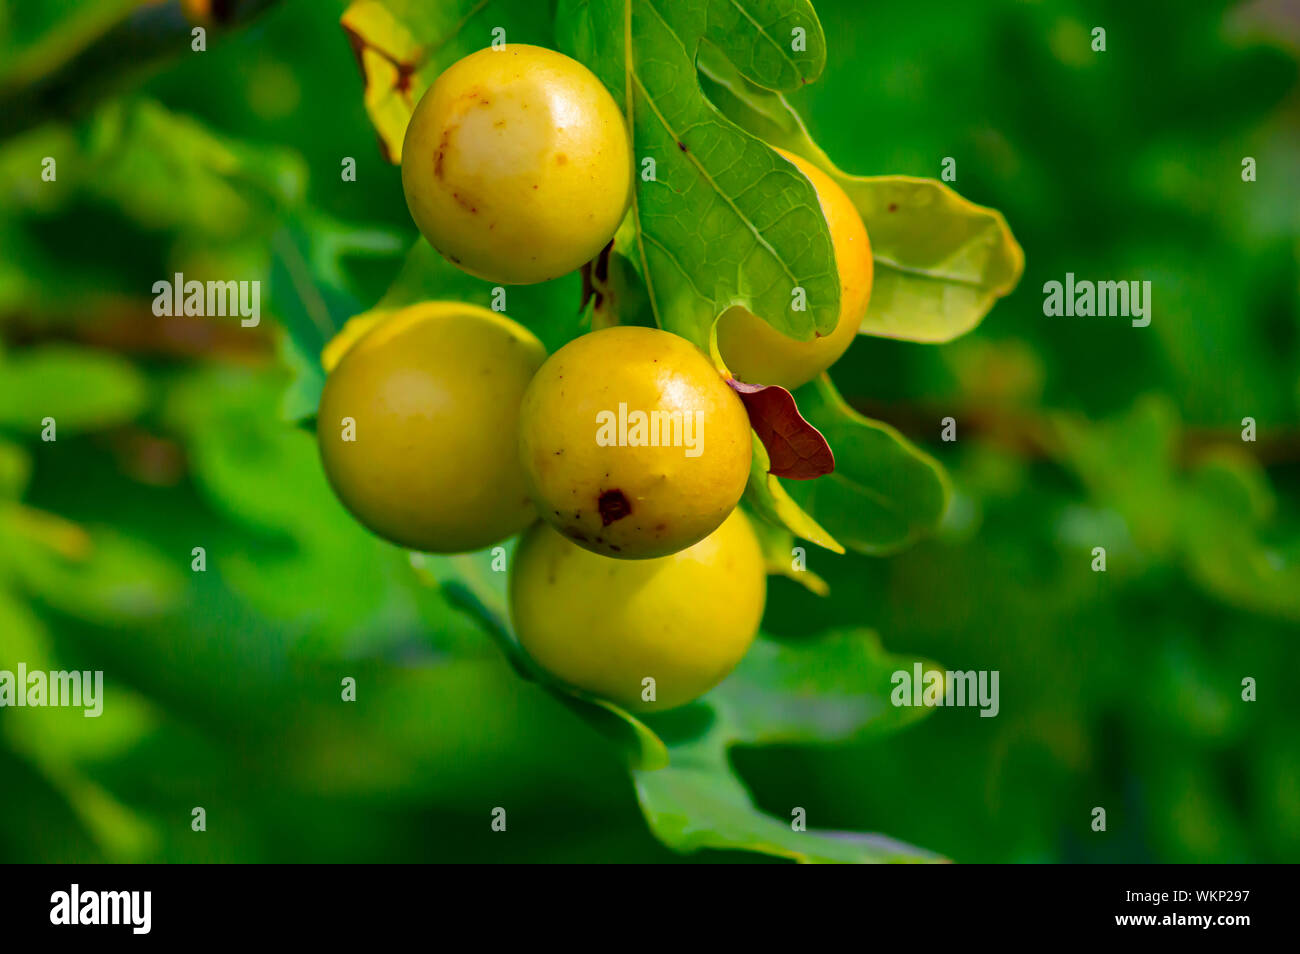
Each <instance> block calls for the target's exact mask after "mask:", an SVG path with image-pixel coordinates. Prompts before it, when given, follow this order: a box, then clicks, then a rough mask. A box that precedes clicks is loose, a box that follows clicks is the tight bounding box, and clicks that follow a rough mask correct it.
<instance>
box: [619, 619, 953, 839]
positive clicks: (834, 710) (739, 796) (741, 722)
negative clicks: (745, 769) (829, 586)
mask: <svg viewBox="0 0 1300 954" xmlns="http://www.w3.org/2000/svg"><path fill="white" fill-rule="evenodd" d="M914 662H915V660H913V659H908V658H903V657H896V656H891V655H889V654H888V653H886V652H885V651H884V650H883V648H882V647H881V646H880V643H879V640H878V639H877V638H876V636H875V634H873V633H871V632H869V631H867V630H846V631H830V632H827V633H824V634H822V635H820V636H818V637H815V638H812V639H807V640H800V641H795V642H777V641H775V640H772V639H769V638H767V637H762V636H760V638H759V639H758V640H757V641H756V642H755V644H754V646H753V647H752V648H751V649H750V651H749V654H748V655H747V656H746V657H745V658H744V660H742V661H741V663H740V665H739V666H737V667H736V670H735V672H733V673H732V674H731V675H730V676H729V677H727V679H725V680H724V681H723V682H722V684H721V685H719V686H718V687H717V688H716V689H714V690H713V691H712V692H711V693H709V694H708V695H707V696H705V698H704V699H703V700H701V701H700V702H697V703H695V704H694V705H692V706H688V707H686V708H684V709H681V710H676V711H674V712H670V713H664V714H662V715H658V716H652V717H649V719H648V720H647V721H649V723H650V725H651V726H652V727H654V728H657V729H660V733H661V735H662V736H663V737H664V738H665V739H667V740H668V746H669V747H668V756H669V764H668V767H667V768H664V769H660V770H658V771H653V772H647V771H638V772H635V773H634V778H635V781H636V791H637V798H638V800H639V801H640V803H641V810H642V812H643V814H644V815H645V817H646V821H647V823H648V824H649V825H650V828H651V830H652V831H653V832H654V833H655V836H656V837H657V838H659V840H660V841H662V842H663V843H664V844H666V845H668V847H670V848H673V849H674V850H676V851H681V852H692V851H697V850H699V849H701V848H717V849H732V850H737V849H739V850H744V851H756V852H761V853H763V854H769V855H775V856H777V857H783V858H790V859H793V860H795V861H799V862H803V863H864V862H867V863H871V862H929V861H941V860H943V859H942V858H940V857H938V856H937V855H934V854H932V853H931V852H928V851H925V850H924V849H920V848H916V847H913V846H911V845H906V844H903V843H901V842H897V841H894V840H893V839H890V838H886V837H884V836H881V835H874V834H865V833H860V832H842V831H825V830H817V829H815V828H810V829H809V830H807V831H796V830H794V829H793V828H792V826H791V824H790V822H789V821H787V820H782V819H778V818H775V817H773V816H771V815H768V814H766V813H765V812H763V811H761V810H760V809H759V808H758V807H757V806H756V805H755V804H754V802H753V799H752V798H751V797H750V795H749V792H748V791H746V789H745V786H744V784H743V783H742V782H741V781H740V780H739V779H738V778H737V777H736V775H735V773H734V771H733V770H732V768H731V765H730V762H729V760H728V757H727V750H728V748H730V747H731V746H732V745H769V744H783V743H812V744H826V743H836V742H846V741H850V740H853V739H857V738H862V737H865V736H868V735H870V734H872V733H875V732H887V731H893V730H896V729H898V728H901V727H902V726H904V725H906V724H908V723H911V722H914V721H916V720H918V719H921V718H924V717H925V716H926V715H928V714H929V711H930V710H928V709H924V708H921V709H914V708H910V707H895V706H893V705H892V704H891V703H890V700H889V697H890V693H891V691H892V678H893V673H894V672H896V671H899V670H903V671H907V672H910V671H911V667H912V665H913V663H914ZM927 668H933V667H932V666H927Z"/></svg>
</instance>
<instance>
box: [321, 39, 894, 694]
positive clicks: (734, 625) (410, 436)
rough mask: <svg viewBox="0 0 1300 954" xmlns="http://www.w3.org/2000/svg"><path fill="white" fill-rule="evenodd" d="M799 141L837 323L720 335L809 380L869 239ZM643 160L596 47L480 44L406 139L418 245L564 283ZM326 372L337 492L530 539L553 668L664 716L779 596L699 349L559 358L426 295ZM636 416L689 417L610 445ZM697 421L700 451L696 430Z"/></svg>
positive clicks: (773, 370)
mask: <svg viewBox="0 0 1300 954" xmlns="http://www.w3.org/2000/svg"><path fill="white" fill-rule="evenodd" d="M782 155H784V156H785V158H787V159H788V160H789V161H790V162H791V163H793V164H794V165H795V166H796V167H797V168H798V169H799V170H800V171H801V172H802V173H803V174H804V175H805V176H807V177H808V178H809V180H810V181H811V182H812V184H813V186H814V187H815V188H816V190H817V195H818V198H819V199H820V202H821V205H822V210H823V212H824V214H825V216H826V219H827V222H828V224H829V226H830V231H831V236H832V240H833V243H834V248H835V256H836V264H837V266H838V270H839V275H840V279H841V283H842V295H841V301H842V305H843V307H842V309H841V316H840V322H839V324H838V326H837V327H836V329H835V331H834V332H833V333H832V334H830V335H827V336H825V337H822V338H817V339H814V340H813V341H809V342H798V341H794V340H793V339H790V338H787V337H785V336H783V335H781V334H779V333H778V332H776V331H774V330H773V329H772V328H771V327H770V326H769V325H768V324H767V323H766V322H763V321H761V320H759V319H758V318H756V317H754V316H753V315H751V314H749V313H748V312H746V311H745V310H744V309H741V308H733V309H731V310H730V311H728V312H727V313H726V314H724V315H723V316H722V318H721V319H720V320H719V326H718V340H719V348H720V351H721V354H722V356H723V358H724V360H725V361H726V363H727V365H728V366H729V367H730V368H731V370H732V371H733V372H734V373H735V374H736V375H737V377H739V378H741V379H743V380H748V381H753V382H756V383H762V384H780V385H783V386H785V387H791V388H793V387H797V386H798V385H800V384H803V383H805V382H806V381H808V380H811V379H812V378H813V377H815V376H816V375H817V374H819V373H821V371H822V370H824V369H825V368H826V367H828V366H829V365H830V364H831V363H832V362H834V361H835V360H836V359H837V358H838V357H839V356H840V355H841V354H843V353H844V351H845V349H847V348H848V346H849V343H850V342H851V341H852V340H853V337H854V335H855V334H856V332H857V328H858V324H859V322H860V321H861V318H862V315H863V314H864V313H865V311H866V305H867V298H868V296H869V295H870V291H871V251H870V247H869V245H868V242H867V234H866V230H865V229H864V228H863V226H862V221H861V219H860V218H859V217H858V214H857V211H856V210H855V209H854V207H853V205H852V203H851V202H850V201H849V199H848V197H847V196H845V194H844V192H843V190H841V189H840V188H839V186H838V185H837V184H836V183H835V182H834V181H833V180H832V179H830V178H829V177H828V176H826V175H825V174H824V173H822V172H821V171H820V170H819V169H817V168H815V167H814V166H811V165H810V164H808V163H807V162H805V161H804V160H802V159H800V158H798V157H797V156H792V155H788V154H785V153H782ZM631 169H632V158H631V155H630V151H629V143H628V136H627V130H626V126H625V124H624V121H623V117H622V115H621V114H620V112H619V110H618V107H617V105H616V104H615V103H614V101H613V99H612V97H610V95H609V93H608V91H607V90H606V89H605V88H604V86H602V85H601V83H600V81H599V80H598V79H597V78H596V77H595V76H594V75H593V74H592V73H591V72H590V71H588V70H587V69H586V68H585V67H584V66H582V65H581V64H580V63H578V62H576V61H575V60H572V59H570V58H568V57H566V56H564V55H562V54H560V53H556V52H554V51H552V50H547V49H543V48H541V47H534V46H521V45H508V46H505V47H504V48H502V49H500V50H483V51H480V52H478V53H474V54H471V55H470V56H467V57H465V58H464V59H462V60H460V61H459V62H457V63H456V64H454V65H453V66H451V67H450V68H449V69H447V70H446V71H445V72H444V73H443V74H442V75H441V76H440V77H439V78H438V79H437V81H436V82H435V83H434V84H433V86H431V87H430V88H429V90H428V91H427V92H426V93H425V95H424V97H423V98H422V99H421V100H420V103H419V105H418V106H417V107H416V109H415V112H414V114H413V115H412V117H411V121H410V125H409V126H408V128H407V132H406V139H405V142H404V144H403V150H402V185H403V188H404V190H405V192H406V199H407V204H408V205H409V207H410V210H411V215H412V217H413V218H414V219H415V222H416V225H418V226H419V228H420V231H421V232H422V233H423V235H424V236H425V238H426V239H427V240H428V241H429V242H430V244H432V245H433V246H434V248H436V249H437V250H438V251H439V252H440V253H442V255H444V256H445V257H446V258H447V259H449V260H450V261H452V262H454V263H455V264H456V265H458V266H459V267H461V268H462V269H464V270H465V271H467V272H470V273H471V274H474V275H476V276H479V277H481V278H485V279H488V280H489V281H495V282H500V283H503V284H517V283H529V282H538V281H544V280H546V279H550V278H554V277H557V276H559V275H563V274H566V273H567V272H570V271H572V270H574V269H575V268H578V267H579V266H581V265H582V264H583V263H585V262H587V261H590V260H591V259H592V258H594V257H595V256H596V255H598V254H599V253H600V251H601V249H603V248H604V247H605V245H606V244H608V242H609V240H610V237H611V236H612V235H613V233H614V231H615V229H616V228H617V227H618V225H619V223H620V222H621V221H622V219H623V216H624V215H625V213H626V211H627V208H628V202H629V199H630V196H631V189H632V182H631ZM323 363H324V364H325V367H326V370H327V371H328V372H329V376H328V379H327V381H326V384H325V388H324V392H323V394H322V395H321V401H320V408H319V412H318V417H317V436H318V439H319V442H320V450H321V458H322V460H323V462H324V466H325V473H326V475H327V476H328V478H329V481H330V483H331V485H332V486H333V487H334V490H335V492H336V493H337V494H338V497H339V499H340V500H341V501H342V502H343V504H344V505H345V506H346V507H347V509H348V510H349V511H351V513H352V514H353V515H354V516H355V517H356V518H357V519H358V520H359V521H360V522H361V523H363V524H364V525H365V526H366V527H368V528H369V529H371V530H372V531H374V532H375V533H377V534H378V535H380V536H382V537H384V538H385V539H388V540H391V541H392V542H394V543H397V544H400V545H401V546H404V547H409V548H411V549H415V550H421V551H427V552H436V553H458V552H466V551H472V550H478V549H482V548H485V547H489V546H492V545H494V544H497V543H500V542H501V541H503V540H505V539H507V538H508V537H511V536H513V535H514V534H516V533H519V532H521V531H523V532H524V535H523V538H522V540H521V541H520V543H519V546H518V549H517V550H516V551H515V554H514V558H513V560H512V564H513V565H512V567H511V570H510V573H511V578H510V603H511V614H512V617H513V621H514V625H515V630H516V632H517V634H518V637H519V640H520V643H521V644H522V646H523V648H524V649H525V651H527V652H528V654H529V655H530V656H531V657H532V658H533V659H534V660H535V661H536V662H537V663H538V664H540V665H541V666H543V667H544V668H546V669H547V670H548V671H550V672H551V673H552V674H553V675H555V676H556V677H557V678H559V679H560V680H562V681H564V682H565V683H567V684H569V685H571V686H573V687H576V688H578V689H582V690H585V691H587V692H590V693H593V694H595V695H597V696H599V697H601V698H605V699H610V700H612V701H614V702H617V703H620V704H622V705H625V706H628V707H631V708H634V709H640V710H647V709H666V708H671V707H673V706H677V705H681V704H683V703H685V702H689V701H690V700H692V699H695V698H696V697H698V696H699V695H701V694H703V693H704V692H706V691H707V690H708V689H710V688H711V687H712V686H714V685H716V684H717V683H718V682H719V681H721V680H722V679H723V678H724V677H725V676H726V674H727V673H728V672H730V671H731V669H732V668H733V667H734V666H735V665H736V663H737V662H739V660H740V659H741V657H742V656H743V655H744V654H745V651H746V650H747V649H748V648H749V645H750V643H751V642H752V641H753V638H754V635H755V633H756V632H757V630H758V625H759V621H760V618H761V616H762V613H763V605H764V599H765V592H766V576H765V569H764V560H763V555H762V553H761V551H760V547H759V543H758V540H757V538H756V536H755V534H754V530H753V528H752V527H751V526H750V524H749V522H748V520H747V518H746V517H745V516H744V514H743V513H742V511H741V510H739V509H738V508H737V507H736V504H737V503H738V501H739V500H740V497H741V494H742V493H743V491H744V489H745V485H746V482H747V480H748V477H749V471H750V462H751V461H750V457H751V448H752V444H751V433H750V427H749V420H748V417H747V415H746V411H745V408H744V406H743V405H742V404H741V402H740V399H739V398H738V397H737V395H736V393H735V392H734V391H733V390H732V389H731V388H730V387H729V386H728V385H727V383H726V381H725V380H724V379H723V377H722V376H721V375H720V374H719V372H718V371H717V369H716V368H715V367H714V365H713V363H712V362H711V361H710V360H709V358H708V357H707V356H706V355H705V354H704V353H703V352H701V351H700V350H699V349H698V348H696V347H695V346H694V345H693V344H691V343H690V342H688V341H686V340H685V339H683V338H680V337H678V336H676V335H673V334H670V333H668V332H665V331H660V330H657V329H652V328H643V327H632V326H619V327H613V328H608V329H604V330H601V331H595V332H592V333H590V334H586V335H583V336H581V337H579V338H577V339H575V340H573V341H571V342H569V343H568V344H566V345H565V346H564V347H562V348H560V349H559V350H558V351H557V352H556V353H555V354H553V355H551V356H550V357H549V358H548V357H547V356H546V351H545V349H544V348H543V346H542V344H541V342H540V341H538V340H537V338H536V337H535V336H534V335H533V334H532V333H531V332H530V331H528V330H527V329H526V328H524V327H522V326H521V325H519V324H516V323H515V322H514V321H511V320H510V319H508V318H506V317H504V316H503V315H500V314H497V313H494V312H491V311H488V310H486V309H484V308H479V307H477V306H474V305H468V304H463V303H458V302H448V301H433V302H424V303H421V304H417V305H412V306H409V307H406V308H402V309H400V310H396V311H393V312H389V313H380V314H373V313H372V314H371V315H369V316H367V318H365V319H360V320H358V321H354V322H352V323H349V325H348V326H347V327H346V328H345V330H344V332H343V333H341V334H340V335H339V337H338V338H336V339H335V341H334V342H332V343H331V344H330V346H329V347H328V348H327V349H326V351H325V354H324V356H323ZM620 409H621V410H622V412H623V418H624V420H625V419H626V417H627V413H626V412H628V411H629V410H630V411H631V412H638V411H639V412H644V413H645V414H646V415H647V416H649V415H650V414H651V412H658V417H657V418H655V419H656V420H658V421H661V422H672V423H671V425H670V424H665V425H664V426H663V427H661V428H660V430H659V431H655V432H652V437H653V436H654V435H660V436H664V437H665V439H664V440H661V441H652V442H650V443H647V438H646V434H645V433H644V432H642V434H641V435H640V437H639V439H636V438H634V439H627V435H626V428H622V429H620V428H618V427H613V428H607V430H606V437H607V438H608V437H610V436H615V437H616V438H617V439H615V440H609V439H604V440H598V439H597V434H598V429H599V428H598V421H600V420H605V421H606V422H608V421H610V420H617V419H618V417H619V414H620ZM693 425H696V427H695V429H694V430H691V431H688V432H687V434H686V435H685V437H690V438H691V439H692V440H693V443H690V444H688V443H687V442H686V439H685V437H684V436H683V434H682V432H681V430H680V428H681V427H687V428H691V427H692V426H693ZM673 427H677V428H678V430H673V429H672V428H673ZM688 451H689V453H688ZM538 517H540V518H541V520H540V521H539V520H538ZM651 687H652V688H651Z"/></svg>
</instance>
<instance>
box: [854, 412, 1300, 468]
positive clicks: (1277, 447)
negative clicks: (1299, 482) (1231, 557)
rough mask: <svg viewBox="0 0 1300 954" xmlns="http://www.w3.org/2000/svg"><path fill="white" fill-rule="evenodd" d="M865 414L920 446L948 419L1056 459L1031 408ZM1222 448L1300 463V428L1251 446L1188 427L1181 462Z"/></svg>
mask: <svg viewBox="0 0 1300 954" xmlns="http://www.w3.org/2000/svg"><path fill="white" fill-rule="evenodd" d="M850 403H851V404H852V405H853V407H854V409H855V410H857V411H858V413H860V414H865V415H866V416H867V417H869V418H872V419H873V420H877V421H883V422H884V423H886V424H888V425H890V426H891V427H894V428H897V429H898V430H899V431H900V432H902V433H903V434H904V435H906V436H907V437H908V438H909V439H911V440H913V441H915V442H916V443H918V444H923V445H924V444H929V445H933V444H935V443H936V442H937V441H938V440H939V433H940V431H941V430H942V428H943V424H942V421H943V419H944V418H945V417H951V418H955V419H956V421H957V428H958V435H959V439H965V438H966V437H973V438H976V439H978V440H981V441H983V442H984V443H986V444H990V445H992V446H994V447H998V448H1001V449H1002V450H1006V451H1010V452H1011V453H1015V454H1020V455H1021V456H1024V457H1031V458H1039V457H1043V458H1046V457H1053V456H1054V455H1053V453H1052V448H1053V444H1052V425H1051V422H1050V421H1049V420H1048V417H1047V415H1046V414H1045V413H1044V412H1039V411H1034V410H1032V409H1025V408H1014V407H1004V406H997V405H989V406H966V407H960V406H953V405H938V404H935V405H925V404H910V403H909V404H903V403H898V404H883V403H880V402H874V401H864V400H861V399H854V400H852V401H851V402H850ZM1223 444H1233V445H1237V444H1240V445H1241V446H1242V447H1243V448H1245V450H1246V452H1247V453H1249V454H1250V455H1251V456H1253V457H1254V458H1255V459H1256V460H1258V461H1259V462H1260V463H1261V464H1263V465H1264V466H1266V467H1271V466H1274V465H1277V464H1288V463H1294V462H1297V461H1300V430H1296V429H1294V428H1288V429H1285V430H1268V429H1265V428H1260V432H1259V435H1258V438H1257V440H1255V441H1254V442H1253V443H1250V444H1246V443H1243V442H1242V440H1241V428H1240V427H1227V428H1208V427H1185V428H1183V431H1182V440H1181V443H1180V445H1179V455H1180V457H1181V459H1182V460H1184V461H1188V460H1194V459H1195V458H1196V457H1198V456H1199V455H1200V454H1201V453H1202V452H1203V451H1205V450H1208V449H1209V448H1211V447H1215V446H1219V445H1223Z"/></svg>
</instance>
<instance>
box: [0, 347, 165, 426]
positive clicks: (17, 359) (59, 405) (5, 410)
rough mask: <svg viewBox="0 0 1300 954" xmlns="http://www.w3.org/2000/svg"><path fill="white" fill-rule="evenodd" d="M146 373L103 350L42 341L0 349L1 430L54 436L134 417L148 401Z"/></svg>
mask: <svg viewBox="0 0 1300 954" xmlns="http://www.w3.org/2000/svg"><path fill="white" fill-rule="evenodd" d="M148 397H149V392H148V387H147V384H146V382H145V378H144V375H143V374H141V372H140V371H139V369H137V368H136V367H135V366H134V365H133V364H131V362H129V361H127V360H126V359H124V358H122V357H120V356H118V355H114V354H109V353H108V352H105V351H98V350H93V349H90V348H76V347H72V346H67V345H44V346H41V347H39V348H31V349H26V350H23V351H14V352H10V353H8V354H7V355H6V354H0V430H8V431H14V432H17V433H21V434H39V433H40V432H41V431H42V429H43V428H44V427H45V425H44V424H43V423H42V422H43V421H44V420H45V419H46V418H53V419H54V424H55V428H56V431H55V434H56V436H62V435H63V434H65V433H67V434H72V433H77V432H80V431H87V430H101V429H103V428H106V427H112V426H115V425H118V424H123V423H126V422H127V421H130V420H133V419H134V418H135V417H136V416H137V415H139V414H140V412H141V411H142V410H144V407H145V405H146V403H147V401H148Z"/></svg>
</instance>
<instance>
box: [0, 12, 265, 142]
mask: <svg viewBox="0 0 1300 954" xmlns="http://www.w3.org/2000/svg"><path fill="white" fill-rule="evenodd" d="M278 2H279V0H203V2H199V0H165V2H155V3H146V4H144V5H142V6H141V7H139V8H138V9H136V10H134V11H133V12H132V13H131V14H130V15H129V16H127V17H126V18H125V19H123V20H122V21H121V22H120V23H118V24H117V25H115V26H114V27H112V28H111V29H109V30H108V31H106V32H105V33H103V34H101V35H100V36H99V37H98V38H97V39H95V40H94V41H93V42H92V43H90V44H89V45H87V46H86V47H85V48H84V49H82V50H80V51H79V52H77V53H75V54H74V55H72V56H70V57H68V58H67V59H66V60H64V61H63V62H61V63H58V64H56V65H55V66H53V68H52V69H51V70H50V71H49V72H48V73H45V72H43V71H42V70H41V69H40V68H39V65H36V68H33V67H34V65H35V64H33V63H24V62H19V63H18V64H17V65H16V68H11V69H10V70H9V71H8V75H6V76H5V77H4V78H3V80H2V81H0V139H7V138H9V137H12V136H14V135H17V134H18V133H21V132H25V131H27V130H28V129H31V128H33V127H35V126H38V125H40V124H41V123H44V122H48V121H50V120H55V119H72V118H76V117H78V116H80V115H83V114H84V113H85V112H87V111H88V110H90V109H91V108H93V107H94V106H95V105H96V104H97V103H99V102H101V101H102V100H104V99H107V98H109V97H111V96H113V95H116V94H117V93H120V92H122V91H123V90H125V89H129V88H130V87H132V86H134V85H137V84H138V83H140V82H142V81H143V80H144V79H145V78H147V77H148V75H149V74H151V73H152V72H154V71H156V70H157V69H158V68H159V67H161V66H163V65H165V64H166V63H168V62H169V61H171V60H173V59H175V58H176V57H177V56H179V55H180V54H182V53H184V52H186V51H188V50H189V49H190V43H191V31H192V30H193V29H194V27H195V26H203V27H204V28H205V29H206V30H207V31H208V39H209V41H210V40H211V39H212V38H213V37H214V36H218V35H220V34H222V33H228V32H231V31H232V30H236V29H239V28H241V27H243V26H245V25H247V24H248V23H250V22H251V21H252V20H253V19H255V18H256V17H257V16H259V15H260V14H262V13H263V12H265V11H266V10H267V9H268V8H270V7H271V6H273V5H274V4H276V3H278ZM195 15H200V16H201V17H202V19H201V20H199V21H197V22H196V21H194V20H192V19H191V17H192V16H195ZM33 74H35V75H33Z"/></svg>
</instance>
